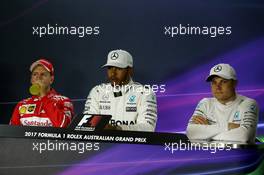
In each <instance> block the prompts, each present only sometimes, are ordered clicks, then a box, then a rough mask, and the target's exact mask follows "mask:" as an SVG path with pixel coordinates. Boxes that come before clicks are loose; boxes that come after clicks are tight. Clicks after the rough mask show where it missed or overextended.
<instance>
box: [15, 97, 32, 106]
mask: <svg viewBox="0 0 264 175" xmlns="http://www.w3.org/2000/svg"><path fill="white" fill-rule="evenodd" d="M32 99H33V98H32V97H29V98H25V99H23V100H21V101H19V102H18V104H20V105H22V104H27V103H29V102H30V101H32Z"/></svg>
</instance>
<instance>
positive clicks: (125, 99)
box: [84, 80, 157, 132]
mask: <svg viewBox="0 0 264 175" xmlns="http://www.w3.org/2000/svg"><path fill="white" fill-rule="evenodd" d="M84 114H105V115H112V118H111V120H110V121H109V124H111V125H114V126H120V127H121V128H122V130H131V131H152V132H153V131H154V130H155V127H156V122H157V102H156V95H155V94H154V93H153V91H152V90H151V89H149V88H146V87H144V86H143V85H141V84H139V83H136V82H133V81H132V80H130V82H129V83H128V84H127V85H123V86H120V87H119V88H114V87H113V86H112V85H111V84H110V83H107V84H105V83H103V84H100V85H98V86H95V87H94V88H93V89H92V90H91V92H90V94H89V95H88V97H87V101H86V103H85V109H84Z"/></svg>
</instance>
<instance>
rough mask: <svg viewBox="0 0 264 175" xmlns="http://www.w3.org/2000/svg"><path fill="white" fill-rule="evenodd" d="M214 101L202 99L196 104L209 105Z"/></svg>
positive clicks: (212, 99)
mask: <svg viewBox="0 0 264 175" xmlns="http://www.w3.org/2000/svg"><path fill="white" fill-rule="evenodd" d="M214 101H215V99H214V98H203V99H201V100H200V101H199V102H198V105H210V104H213V103H214Z"/></svg>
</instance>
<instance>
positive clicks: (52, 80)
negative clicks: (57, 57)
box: [50, 75, 54, 84]
mask: <svg viewBox="0 0 264 175" xmlns="http://www.w3.org/2000/svg"><path fill="white" fill-rule="evenodd" d="M53 82H54V75H52V76H51V80H50V84H52V83H53Z"/></svg>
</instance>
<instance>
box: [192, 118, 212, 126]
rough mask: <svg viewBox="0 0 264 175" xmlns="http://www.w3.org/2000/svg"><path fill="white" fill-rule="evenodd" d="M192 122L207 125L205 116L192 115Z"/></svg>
mask: <svg viewBox="0 0 264 175" xmlns="http://www.w3.org/2000/svg"><path fill="white" fill-rule="evenodd" d="M192 122H193V123H194V124H200V125H209V122H208V120H207V119H206V118H204V117H202V116H193V117H192Z"/></svg>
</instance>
